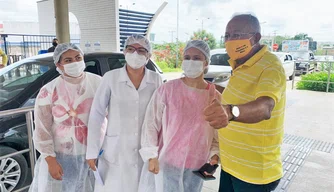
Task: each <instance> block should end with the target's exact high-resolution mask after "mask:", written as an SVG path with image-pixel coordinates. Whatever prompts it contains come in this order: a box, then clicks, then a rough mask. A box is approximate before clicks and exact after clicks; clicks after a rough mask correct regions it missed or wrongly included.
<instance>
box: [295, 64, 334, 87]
mask: <svg viewBox="0 0 334 192" xmlns="http://www.w3.org/2000/svg"><path fill="white" fill-rule="evenodd" d="M311 62H313V63H314V62H316V64H313V65H314V66H313V68H310V67H306V71H305V70H303V69H297V64H296V63H310V61H295V62H294V72H293V77H292V89H294V87H295V82H296V72H297V73H298V74H303V73H306V74H308V73H310V72H313V73H317V72H327V81H316V80H303V79H300V80H298V81H303V82H310V83H326V93H328V92H329V88H330V85H331V84H334V82H331V74H332V73H334V66H333V65H334V61H311ZM319 68H320V69H319Z"/></svg>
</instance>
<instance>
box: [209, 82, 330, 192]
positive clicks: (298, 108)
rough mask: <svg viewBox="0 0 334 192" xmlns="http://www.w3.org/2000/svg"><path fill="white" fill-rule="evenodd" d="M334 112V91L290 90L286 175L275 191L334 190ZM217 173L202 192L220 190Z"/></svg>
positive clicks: (324, 191)
mask: <svg viewBox="0 0 334 192" xmlns="http://www.w3.org/2000/svg"><path fill="white" fill-rule="evenodd" d="M289 82H290V84H291V81H289ZM333 115H334V94H333V93H327V94H326V93H319V92H311V91H298V90H291V87H290V89H289V88H288V89H287V104H286V115H285V139H284V142H283V145H282V160H283V162H284V165H283V167H284V172H285V174H284V177H283V179H282V181H281V183H280V185H279V186H278V188H277V189H276V191H275V192H283V191H288V192H334V118H333V117H334V116H333ZM216 176H217V180H216V181H210V182H205V184H204V188H203V192H212V191H218V186H219V183H218V179H219V173H218V172H217V173H216Z"/></svg>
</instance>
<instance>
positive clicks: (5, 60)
mask: <svg viewBox="0 0 334 192" xmlns="http://www.w3.org/2000/svg"><path fill="white" fill-rule="evenodd" d="M0 57H2V63H0V69H2V68H4V67H6V66H7V62H8V58H7V55H6V53H5V52H3V51H2V49H1V48H0Z"/></svg>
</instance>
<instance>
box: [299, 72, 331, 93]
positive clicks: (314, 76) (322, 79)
mask: <svg viewBox="0 0 334 192" xmlns="http://www.w3.org/2000/svg"><path fill="white" fill-rule="evenodd" d="M327 79H328V72H320V73H311V74H307V75H303V76H302V79H301V80H302V81H299V82H298V83H297V89H302V90H311V91H321V92H326V87H327ZM311 81H318V82H311ZM330 82H332V83H331V84H330V86H329V92H334V73H332V74H331V75H330Z"/></svg>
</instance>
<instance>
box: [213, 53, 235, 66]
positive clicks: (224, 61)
mask: <svg viewBox="0 0 334 192" xmlns="http://www.w3.org/2000/svg"><path fill="white" fill-rule="evenodd" d="M229 59H230V58H229V56H228V55H227V53H223V54H215V55H212V56H211V63H210V65H221V66H230V64H229V63H228V60H229Z"/></svg>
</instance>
